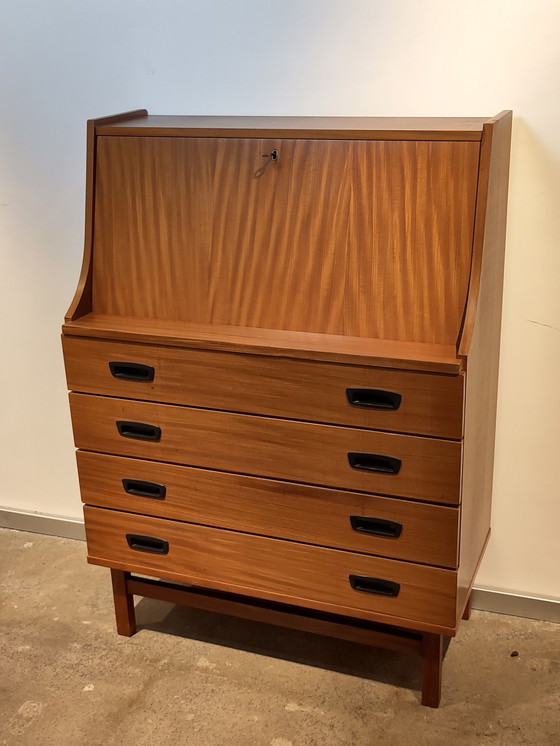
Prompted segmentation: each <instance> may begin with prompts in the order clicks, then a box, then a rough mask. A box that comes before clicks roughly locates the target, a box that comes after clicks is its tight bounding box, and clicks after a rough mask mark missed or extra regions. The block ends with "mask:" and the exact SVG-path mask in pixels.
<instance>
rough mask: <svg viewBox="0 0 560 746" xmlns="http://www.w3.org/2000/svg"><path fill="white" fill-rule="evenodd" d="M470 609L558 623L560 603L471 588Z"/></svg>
mask: <svg viewBox="0 0 560 746" xmlns="http://www.w3.org/2000/svg"><path fill="white" fill-rule="evenodd" d="M471 607H472V608H473V609H478V610H479V611H492V612H494V613H495V614H508V615H509V616H522V617H525V618H526V619H540V620H541V621H543V622H558V623H560V601H558V600H556V599H553V598H537V597H536V596H521V595H518V594H515V593H506V592H504V591H490V590H486V589H484V588H473V592H472V600H471Z"/></svg>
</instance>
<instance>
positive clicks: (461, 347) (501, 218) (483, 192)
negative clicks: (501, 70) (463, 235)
mask: <svg viewBox="0 0 560 746" xmlns="http://www.w3.org/2000/svg"><path fill="white" fill-rule="evenodd" d="M511 123H512V112H511V111H503V112H501V113H500V114H498V115H497V116H496V117H494V118H493V119H489V120H488V121H487V122H485V123H484V126H483V131H482V143H481V150H480V167H479V182H478V193H477V200H476V213H475V223H474V238H473V251H472V261H471V274H470V278H469V289H468V294H467V303H466V309H465V316H464V319H463V324H462V327H461V330H460V332H459V338H458V340H457V354H458V356H459V357H466V356H467V355H468V352H469V349H470V347H471V342H472V338H473V333H474V327H475V322H476V317H477V309H478V307H479V303H480V302H485V304H487V305H488V306H489V308H488V309H487V311H488V312H489V315H490V317H491V318H492V319H493V323H497V325H498V328H499V325H500V320H501V307H502V285H503V268H504V247H505V233H506V211H507V192H508V179H509V151H510V142H511ZM498 334H499V332H498Z"/></svg>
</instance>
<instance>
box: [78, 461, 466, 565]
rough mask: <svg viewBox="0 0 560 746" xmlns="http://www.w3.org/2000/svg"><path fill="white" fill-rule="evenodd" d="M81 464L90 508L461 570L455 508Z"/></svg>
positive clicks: (135, 464)
mask: <svg viewBox="0 0 560 746" xmlns="http://www.w3.org/2000/svg"><path fill="white" fill-rule="evenodd" d="M77 459H78V474H79V478H80V490H81V495H82V501H83V502H84V503H87V504H88V505H95V506H98V507H104V508H112V509H114V510H123V511H126V512H130V513H141V514H144V515H152V516H156V517H161V518H171V519H175V520H181V521H189V522H191V523H201V524H204V525H207V526H215V527H219V528H220V527H221V528H229V529H234V530H236V531H243V532H246V533H254V534H261V535H263V536H272V537H276V538H281V539H291V540H294V541H300V542H304V543H308V544H319V545H323V546H327V547H335V548H338V549H348V550H352V551H355V552H362V553H366V554H377V555H381V556H386V557H393V558H395V559H402V560H410V561H412V562H421V563H426V564H431V565H439V566H441V567H449V568H455V567H457V545H458V542H457V539H458V526H459V512H458V509H457V508H448V507H443V506H436V505H428V504H422V503H417V502H412V501H409V500H402V499H395V498H388V497H378V496H372V495H363V494H359V493H355V492H342V491H340V490H333V489H326V488H320V487H310V486H306V485H301V484H295V483H293V482H280V481H277V480H272V479H259V478H257V477H247V476H243V475H239V474H225V473H222V472H218V471H209V470H206V469H193V468H189V467H186V466H175V465H172V464H162V463H159V462H154V461H141V460H139V459H130V458H123V457H119V456H107V455H102V454H99V453H90V452H88V451H78V453H77ZM123 479H134V480H145V481H148V482H152V483H156V484H160V485H163V486H164V487H165V497H164V498H163V499H154V498H150V497H139V496H135V495H131V494H129V493H128V492H126V491H125V489H124V487H123ZM351 515H355V516H366V517H374V518H378V519H380V520H388V521H395V522H397V523H400V524H401V526H402V533H401V534H400V536H399V537H398V538H391V537H380V536H375V535H373V534H367V533H362V532H360V531H356V530H353V529H352V526H351V524H350V516H351Z"/></svg>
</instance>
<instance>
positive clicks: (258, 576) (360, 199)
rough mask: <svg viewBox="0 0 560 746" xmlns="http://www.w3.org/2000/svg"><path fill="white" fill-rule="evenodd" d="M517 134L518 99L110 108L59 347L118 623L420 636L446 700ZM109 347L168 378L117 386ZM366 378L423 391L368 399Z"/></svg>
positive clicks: (427, 690) (474, 554)
mask: <svg viewBox="0 0 560 746" xmlns="http://www.w3.org/2000/svg"><path fill="white" fill-rule="evenodd" d="M510 130H511V112H502V114H500V115H498V116H497V117H494V118H492V119H482V118H480V119H479V118H474V119H445V120H444V119H440V118H427V119H410V118H409V119H391V118H384V119H371V118H344V117H343V118H333V117H319V118H312V117H259V118H248V117H159V116H158V117H152V116H148V115H147V113H146V112H145V111H143V110H142V111H140V112H136V113H135V112H132V113H130V114H126V115H119V116H117V117H116V118H113V119H111V118H109V119H106V120H96V121H92V122H90V123H89V125H88V132H89V135H88V138H89V144H88V185H87V198H86V202H87V210H86V219H87V226H86V245H85V251H84V265H83V269H82V274H81V278H80V282H79V286H78V290H77V292H76V296H75V298H74V301H73V303H72V306H71V308H70V311H69V314H68V316H67V323H66V324H65V325H64V327H63V335H64V340H63V342H64V349H65V358H66V366H67V374H68V382H69V386H70V387H71V388H73V389H75V391H74V393H72V394H71V396H70V399H71V405H72V417H73V426H74V434H75V441H76V444H77V445H78V446H79V447H80V448H81V449H84V450H82V451H80V452H79V453H78V464H79V472H80V482H81V489H82V499H83V500H84V502H86V506H85V509H84V512H85V517H86V530H87V534H88V546H89V560H90V561H91V562H94V563H97V564H102V565H106V566H107V567H110V568H111V569H112V571H113V583H114V593H115V606H116V612H117V622H118V627H119V631H121V632H123V633H124V634H131V633H132V632H133V631H134V628H135V627H134V625H135V620H134V607H133V605H132V594H133V593H135V592H136V593H138V594H145V595H147V596H148V597H152V598H161V599H165V600H169V601H172V602H185V603H187V604H189V603H190V604H191V605H193V606H197V605H198V606H199V608H208V609H210V610H216V611H223V612H224V613H236V614H239V615H240V616H242V617H246V618H253V619H260V620H263V621H271V622H274V621H276V622H277V623H280V624H284V625H285V626H287V627H290V626H293V627H295V628H298V629H307V630H308V631H315V632H323V633H325V634H331V635H333V636H335V637H341V638H343V639H359V640H360V641H366V642H370V643H371V644H382V645H385V646H388V647H393V648H396V649H408V650H410V651H415V652H420V654H421V656H422V661H423V684H422V702H423V704H425V705H428V706H431V707H437V706H438V704H439V700H440V693H441V673H442V659H443V653H444V638H445V640H448V639H449V638H450V636H452V635H454V634H455V630H456V628H457V625H458V623H459V621H460V619H461V617H468V614H469V598H470V592H471V588H472V584H473V582H474V577H475V574H476V571H477V568H478V566H479V564H480V562H481V559H482V556H483V553H484V549H485V546H486V543H487V541H488V537H489V525H490V498H491V490H492V471H493V452H494V422H495V412H496V387H497V375H498V351H499V333H500V307H501V288H502V281H503V251H504V232H505V216H506V198H507V181H508V159H509V143H510ZM273 151H276V155H277V156H278V157H277V158H275V159H273V158H271V157H270V156H267V157H265V158H263V155H264V154H265V153H272V152H273ZM110 360H120V361H121V362H140V363H142V362H144V363H145V364H148V365H153V367H154V369H155V378H154V380H153V381H152V382H146V383H140V382H136V383H135V382H128V381H122V380H117V379H115V378H113V377H112V376H111V375H110V374H109V371H108V362H109V361H110ZM347 388H382V389H385V390H389V391H395V390H397V391H398V393H401V394H402V401H401V406H400V408H399V409H398V410H396V411H390V410H387V411H384V412H381V411H376V410H370V411H362V410H360V409H357V408H355V407H352V406H351V405H350V404H349V403H348V402H347V401H346V398H345V393H346V389H347ZM117 420H125V421H129V422H137V423H148V425H153V426H156V427H160V428H161V439H157V440H156V441H146V440H138V439H134V438H127V437H123V436H121V435H120V434H119V433H118V430H117V427H116V421H117ZM129 434H130V433H129ZM349 452H356V453H361V454H364V453H370V454H377V455H378V456H384V457H393V458H396V459H400V461H401V468H400V471H399V473H398V474H386V473H385V474H383V473H379V472H377V473H376V472H371V471H369V472H368V471H360V470H356V469H353V468H352V467H351V466H350V464H349V463H348V453H349ZM362 465H364V464H363V463H362ZM387 465H388V464H387V463H386V464H385V466H387ZM378 467H379V462H378ZM123 479H140V480H146V481H148V482H155V483H156V485H157V484H164V485H165V490H166V492H165V495H164V496H163V495H160V498H162V499H155V497H154V494H157V489H156V491H155V493H154V492H153V491H152V497H151V498H150V497H146V496H141V495H130V494H127V492H126V491H125V487H124V485H123V481H122V480H123ZM144 486H145V485H144ZM88 503H89V504H88ZM350 515H362V516H364V517H370V518H372V519H377V520H381V521H391V520H394V521H395V522H396V523H397V524H402V533H401V535H400V536H399V537H398V538H396V537H394V538H388V537H381V536H370V535H367V534H364V533H360V532H357V531H355V530H353V529H352V527H351V525H350V520H349V518H350ZM127 532H134V533H138V534H141V535H142V536H144V537H146V536H147V537H150V536H152V537H155V540H153V541H151V540H149V539H145V538H144V539H142V538H140V539H139V541H140V544H142V542H144V547H143V548H144V550H146V549H150V548H151V549H154V550H157V548H158V541H157V539H158V537H159V538H160V539H162V540H164V541H167V542H169V546H168V549H169V551H168V552H164V553H159V554H158V553H157V552H156V553H153V552H148V551H140V550H139V549H141V548H142V547H140V548H139V547H138V546H137V547H136V548H131V547H129V546H128V544H127V542H126V537H125V534H126V533H127ZM458 535H459V536H458ZM458 538H459V546H458V542H457V540H458ZM146 542H147V543H146ZM160 548H162V549H165V545H164V544H163V545H161V547H160ZM131 572H138V573H143V574H147V575H152V576H157V577H159V578H160V579H159V580H155V579H154V580H147V579H144V580H142V579H139V578H131V577H130V573H131ZM350 574H355V575H363V576H367V577H369V578H378V580H377V581H374V580H370V581H369V583H370V585H369V590H370V591H371V590H374V591H376V592H375V593H373V594H372V593H371V592H366V590H364V586H363V585H362V590H354V589H353V588H352V587H351V585H350V583H349V575H350ZM165 579H167V580H170V581H176V582H177V583H181V584H183V585H182V586H180V585H172V584H170V583H169V582H166V580H165ZM379 579H385V580H386V581H392V582H395V583H399V584H400V589H399V593H398V595H396V596H395V597H391V596H389V595H380V594H381V593H383V591H385V592H387V591H390V590H391V587H390V586H389V585H385V586H384V587H383V585H382V584H381V583H380V581H379ZM361 582H362V584H363V583H364V581H363V579H362V581H361ZM192 583H194V584H195V586H196V585H198V584H200V585H201V586H203V587H201V588H197V587H193V586H191V585H185V584H192ZM372 584H373V585H372ZM376 584H377V585H376ZM366 585H367V584H366ZM181 588H182V589H181ZM393 590H396V587H393ZM379 625H385V626H383V628H380V627H379ZM386 625H392V628H391V627H388V626H386ZM412 630H413V631H412Z"/></svg>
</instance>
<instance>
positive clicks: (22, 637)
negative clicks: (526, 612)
mask: <svg viewBox="0 0 560 746" xmlns="http://www.w3.org/2000/svg"><path fill="white" fill-rule="evenodd" d="M0 583H1V606H0V744H2V745H3V746H20V745H21V746H48V745H49V744H56V746H112V745H113V744H114V745H116V744H119V745H122V746H128V745H129V744H130V745H132V744H134V746H148V745H149V746H159V745H160V744H164V745H165V746H182V744H189V745H191V744H192V746H373V745H374V744H380V745H382V746H401V744H402V745H405V746H423V745H424V744H429V745H430V746H439V745H440V744H441V745H442V746H443V745H444V744H445V746H460V745H461V744H482V745H484V744H493V745H495V746H515V745H516V744H531V746H548V745H549V744H550V745H551V746H552V745H553V746H559V744H560V626H559V625H556V624H552V623H547V622H535V621H531V620H526V619H520V618H515V617H507V616H501V615H498V614H489V613H484V612H477V611H475V612H473V615H472V617H471V620H470V621H469V622H464V623H463V625H462V627H461V630H460V633H459V635H458V636H457V637H456V638H455V639H454V640H453V641H452V643H451V645H450V647H449V650H448V653H447V656H446V659H445V663H444V687H443V697H442V704H441V707H440V709H439V710H431V709H428V708H426V707H421V706H420V704H419V691H418V687H419V683H420V682H419V665H418V660H417V659H416V658H415V657H409V656H407V655H404V654H397V653H391V652H388V651H380V650H375V649H373V648H366V647H362V646H360V645H356V644H352V643H344V642H340V641H334V640H329V639H327V638H321V637H317V636H315V635H309V634H303V633H296V632H288V631H286V630H282V629H279V628H277V627H272V626H269V625H262V624H257V623H250V622H246V621H240V620H235V619H232V618H230V617H224V616H219V615H216V614H210V613H207V612H202V611H194V610H188V609H186V608H179V607H174V606H171V605H170V604H165V603H161V602H156V601H152V600H149V599H141V600H140V601H139V602H138V607H137V617H138V622H139V625H140V630H139V632H138V633H137V634H136V635H135V636H134V637H132V638H125V637H119V636H118V635H117V634H116V632H115V629H114V624H113V609H112V599H111V594H110V578H109V571H108V570H106V569H104V568H101V567H93V566H90V565H87V564H86V562H85V545H84V544H83V543H82V542H79V541H72V540H69V539H59V538H55V537H51V536H41V535H39V534H28V533H23V532H20V531H9V530H6V529H0ZM514 650H515V651H517V652H518V653H519V655H518V656H516V657H512V656H511V653H512V651H514Z"/></svg>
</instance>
